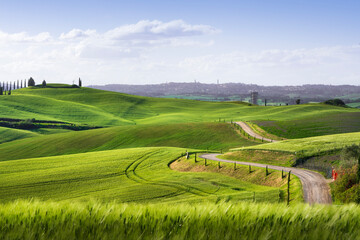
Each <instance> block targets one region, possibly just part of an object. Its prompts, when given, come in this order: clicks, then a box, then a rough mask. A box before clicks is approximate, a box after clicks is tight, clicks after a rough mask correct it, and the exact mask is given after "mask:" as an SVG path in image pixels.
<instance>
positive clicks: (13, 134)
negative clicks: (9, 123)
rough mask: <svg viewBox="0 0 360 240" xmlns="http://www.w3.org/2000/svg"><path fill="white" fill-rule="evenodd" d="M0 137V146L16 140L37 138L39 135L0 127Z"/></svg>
mask: <svg viewBox="0 0 360 240" xmlns="http://www.w3.org/2000/svg"><path fill="white" fill-rule="evenodd" d="M0 136H1V138H0V144H2V143H6V142H11V141H14V140H18V139H23V138H30V137H36V136H39V134H36V133H33V132H30V131H24V130H18V129H11V128H4V127H0Z"/></svg>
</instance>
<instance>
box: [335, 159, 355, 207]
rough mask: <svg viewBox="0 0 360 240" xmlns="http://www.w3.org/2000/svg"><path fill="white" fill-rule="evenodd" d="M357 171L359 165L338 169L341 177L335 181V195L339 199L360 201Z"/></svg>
mask: <svg viewBox="0 0 360 240" xmlns="http://www.w3.org/2000/svg"><path fill="white" fill-rule="evenodd" d="M357 171H358V165H354V166H353V167H352V168H341V169H340V170H338V172H339V177H338V179H337V180H336V181H335V182H334V188H333V195H334V197H335V198H336V199H337V200H339V201H341V202H343V203H350V202H356V203H360V184H359V181H358V176H357Z"/></svg>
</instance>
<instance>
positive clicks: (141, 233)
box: [0, 201, 360, 240]
mask: <svg viewBox="0 0 360 240" xmlns="http://www.w3.org/2000/svg"><path fill="white" fill-rule="evenodd" d="M359 216H360V207H359V206H356V205H345V206H327V205H321V206H320V205H315V206H309V205H305V204H299V205H295V206H291V207H286V206H285V205H284V204H269V203H267V204H265V203H256V204H254V203H248V202H242V203H238V204H231V203H223V202H222V203H220V204H214V203H202V204H191V205H190V204H146V205H139V204H136V205H134V204H130V205H129V204H114V203H108V204H99V203H96V202H85V203H80V202H71V203H70V202H51V201H50V202H39V201H16V202H12V203H7V204H0V238H1V239H69V240H72V239H214V240H217V239H296V240H299V239H300V240H302V239H324V240H325V239H327V240H332V239H334V240H338V239H358V238H359V236H360V228H359V225H360V218H359Z"/></svg>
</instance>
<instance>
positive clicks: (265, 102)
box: [265, 98, 267, 107]
mask: <svg viewBox="0 0 360 240" xmlns="http://www.w3.org/2000/svg"><path fill="white" fill-rule="evenodd" d="M266 104H267V99H266V98H265V107H266Z"/></svg>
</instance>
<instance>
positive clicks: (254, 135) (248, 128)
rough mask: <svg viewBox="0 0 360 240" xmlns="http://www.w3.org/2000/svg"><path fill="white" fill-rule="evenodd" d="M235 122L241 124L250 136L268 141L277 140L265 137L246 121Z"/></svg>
mask: <svg viewBox="0 0 360 240" xmlns="http://www.w3.org/2000/svg"><path fill="white" fill-rule="evenodd" d="M235 123H236V124H237V125H239V126H240V127H241V128H242V129H243V130H244V131H245V132H246V133H247V134H249V135H250V136H252V137H254V138H257V139H260V140H261V139H262V140H264V141H267V142H277V140H274V139H270V138H266V137H263V136H261V135H259V134H257V133H256V132H254V131H253V130H252V129H251V127H250V126H249V125H247V124H246V123H245V122H235Z"/></svg>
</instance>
